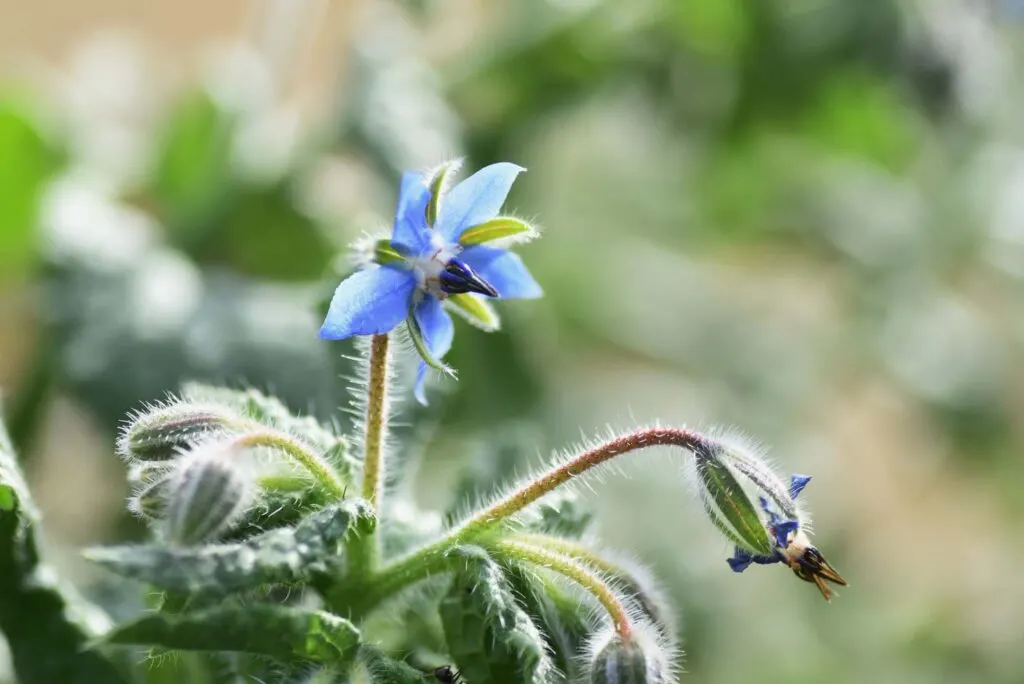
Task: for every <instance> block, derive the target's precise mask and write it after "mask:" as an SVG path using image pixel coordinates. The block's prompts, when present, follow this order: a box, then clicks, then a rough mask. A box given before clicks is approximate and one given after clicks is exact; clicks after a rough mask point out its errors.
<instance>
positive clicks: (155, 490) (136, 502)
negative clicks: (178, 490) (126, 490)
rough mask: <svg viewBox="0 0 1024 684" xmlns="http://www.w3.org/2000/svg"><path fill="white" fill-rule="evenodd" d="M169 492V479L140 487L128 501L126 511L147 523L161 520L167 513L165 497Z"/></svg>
mask: <svg viewBox="0 0 1024 684" xmlns="http://www.w3.org/2000/svg"><path fill="white" fill-rule="evenodd" d="M170 492H171V478H169V477H165V478H164V479H162V480H154V481H153V482H150V483H149V484H147V485H143V486H142V487H140V488H139V489H138V490H137V491H136V493H135V494H134V495H133V496H132V497H131V498H130V499H128V511H129V512H130V513H133V514H135V515H137V516H139V517H140V518H142V519H143V520H145V521H147V522H156V521H158V520H163V518H164V515H165V514H166V512H167V496H168V494H170Z"/></svg>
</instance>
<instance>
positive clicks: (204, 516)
mask: <svg viewBox="0 0 1024 684" xmlns="http://www.w3.org/2000/svg"><path fill="white" fill-rule="evenodd" d="M240 452H241V450H240V449H239V448H237V447H236V446H235V445H234V444H231V443H227V444H213V445H204V446H201V447H199V448H198V449H196V450H195V451H194V452H192V453H190V454H188V455H187V456H185V457H184V460H183V462H182V464H181V466H180V468H178V469H177V471H176V472H175V473H174V475H173V476H172V477H171V479H170V481H169V483H168V485H167V486H168V489H167V499H166V501H167V503H166V510H165V513H166V518H165V531H166V534H167V537H168V539H169V540H170V541H171V542H172V543H175V544H182V545H188V544H196V543H199V542H202V541H207V540H210V539H214V538H217V537H218V536H220V535H221V534H223V533H224V532H225V531H226V530H227V529H228V528H229V527H231V525H232V524H233V523H234V522H235V521H236V520H237V519H238V517H239V516H240V515H241V514H242V513H243V512H244V510H245V509H246V507H247V506H248V505H249V503H250V502H251V501H252V498H253V493H254V492H253V490H254V487H253V484H252V482H251V479H250V477H249V476H248V474H247V473H246V472H245V471H244V469H243V468H242V466H241V464H240V463H239V458H238V457H239V455H240Z"/></svg>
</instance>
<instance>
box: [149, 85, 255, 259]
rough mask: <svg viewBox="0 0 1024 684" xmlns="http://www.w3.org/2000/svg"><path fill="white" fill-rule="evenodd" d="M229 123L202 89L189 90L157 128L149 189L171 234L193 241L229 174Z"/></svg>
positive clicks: (206, 223)
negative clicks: (160, 130)
mask: <svg viewBox="0 0 1024 684" xmlns="http://www.w3.org/2000/svg"><path fill="white" fill-rule="evenodd" d="M234 128H235V124H234V122H233V121H232V118H231V116H230V115H229V114H228V113H227V112H225V111H223V110H222V109H220V108H219V107H218V106H217V103H216V102H215V101H214V100H213V98H212V97H210V96H209V95H208V94H207V93H205V92H202V91H195V92H192V93H190V94H189V95H187V96H186V97H184V98H183V99H182V100H181V101H180V102H178V103H177V104H176V106H175V108H174V111H173V112H172V114H171V117H170V119H169V120H168V122H167V127H166V129H165V130H164V132H163V141H162V145H161V148H162V149H161V150H160V152H159V154H158V159H157V163H156V169H155V176H154V184H155V185H154V188H153V190H154V192H155V194H156V196H157V199H158V200H159V201H160V203H161V205H162V207H163V210H164V214H165V215H166V216H167V217H168V218H169V219H170V221H171V223H172V227H171V234H172V236H174V237H175V238H178V239H179V240H180V241H181V242H182V243H183V244H186V245H188V244H196V243H197V241H200V240H202V238H203V237H205V233H206V232H207V231H208V230H212V229H213V228H215V226H214V225H212V224H211V223H210V222H209V221H208V220H207V218H208V216H209V214H210V212H212V211H214V208H215V205H216V204H217V203H218V202H219V201H221V199H222V196H223V193H224V190H225V185H226V183H228V179H229V178H230V173H231V170H230V167H231V154H230V153H231V140H232V136H233V134H234Z"/></svg>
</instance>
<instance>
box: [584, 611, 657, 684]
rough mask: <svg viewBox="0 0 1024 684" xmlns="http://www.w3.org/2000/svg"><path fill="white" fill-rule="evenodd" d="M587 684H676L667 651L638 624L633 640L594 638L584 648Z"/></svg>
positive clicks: (610, 636) (647, 628)
mask: <svg viewBox="0 0 1024 684" xmlns="http://www.w3.org/2000/svg"><path fill="white" fill-rule="evenodd" d="M588 651H589V662H588V664H587V669H588V671H589V678H588V680H587V681H589V682H590V684H669V683H670V682H674V681H676V677H675V671H674V668H673V653H672V650H671V648H669V647H668V646H667V645H666V644H664V643H662V640H661V638H660V637H659V636H658V633H657V631H656V630H653V629H652V628H651V626H650V625H647V624H645V623H644V622H642V621H640V622H639V623H638V624H637V625H636V631H635V632H634V634H633V638H632V639H631V640H630V641H629V642H628V643H625V642H623V640H622V638H621V637H620V636H619V635H617V634H614V633H611V632H608V633H601V634H598V635H597V636H596V637H595V638H594V640H593V641H591V643H590V644H589V645H588Z"/></svg>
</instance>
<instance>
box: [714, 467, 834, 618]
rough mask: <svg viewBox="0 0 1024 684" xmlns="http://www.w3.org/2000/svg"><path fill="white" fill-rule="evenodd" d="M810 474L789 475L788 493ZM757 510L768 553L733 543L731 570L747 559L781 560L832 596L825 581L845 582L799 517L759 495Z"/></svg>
mask: <svg viewBox="0 0 1024 684" xmlns="http://www.w3.org/2000/svg"><path fill="white" fill-rule="evenodd" d="M810 481H811V478H810V477H809V476H807V475H793V477H792V478H791V479H790V482H789V491H788V493H789V497H790V499H796V497H797V496H798V495H799V494H800V492H802V491H803V489H804V487H806V486H807V483H808V482H810ZM759 498H760V503H761V510H762V511H763V512H764V514H765V516H766V517H767V520H766V524H765V527H767V529H768V532H769V534H770V536H771V541H772V543H773V545H774V546H773V548H772V552H771V553H769V554H761V553H753V552H751V551H750V550H749V549H745V548H743V547H741V546H737V547H736V551H735V554H734V555H733V557H732V558H729V559H728V561H729V567H730V568H732V570H733V572H743V571H744V570H746V569H747V568H748V567H749V566H750V564H751V563H756V564H759V565H771V564H774V563H783V564H785V565H787V566H788V567H789V568H790V569H791V570H793V573H794V574H795V575H796V576H797V577H799V578H800V579H802V580H804V581H805V582H813V583H814V584H815V585H816V586H817V587H818V590H819V591H820V592H821V595H822V596H824V597H825V600H829V599H831V598H832V590H831V589H829V587H828V585H826V584H825V581H826V580H827V581H829V582H832V583H834V584H840V585H843V586H845V585H846V580H844V579H843V578H842V577H841V576H840V574H839V573H838V572H836V570H835V569H834V568H833V567H832V566H831V565H829V564H828V561H826V560H825V558H824V557H823V556H822V555H821V552H820V551H818V549H817V548H816V547H815V546H814V545H813V544H812V543H811V541H810V539H809V538H808V536H807V534H806V533H805V531H804V530H802V529H801V523H800V519H799V517H796V518H785V517H783V516H781V515H779V513H778V512H777V511H776V510H775V508H774V506H773V505H772V503H771V502H770V501H769V500H768V498H767V497H764V496H761V497H759Z"/></svg>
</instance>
